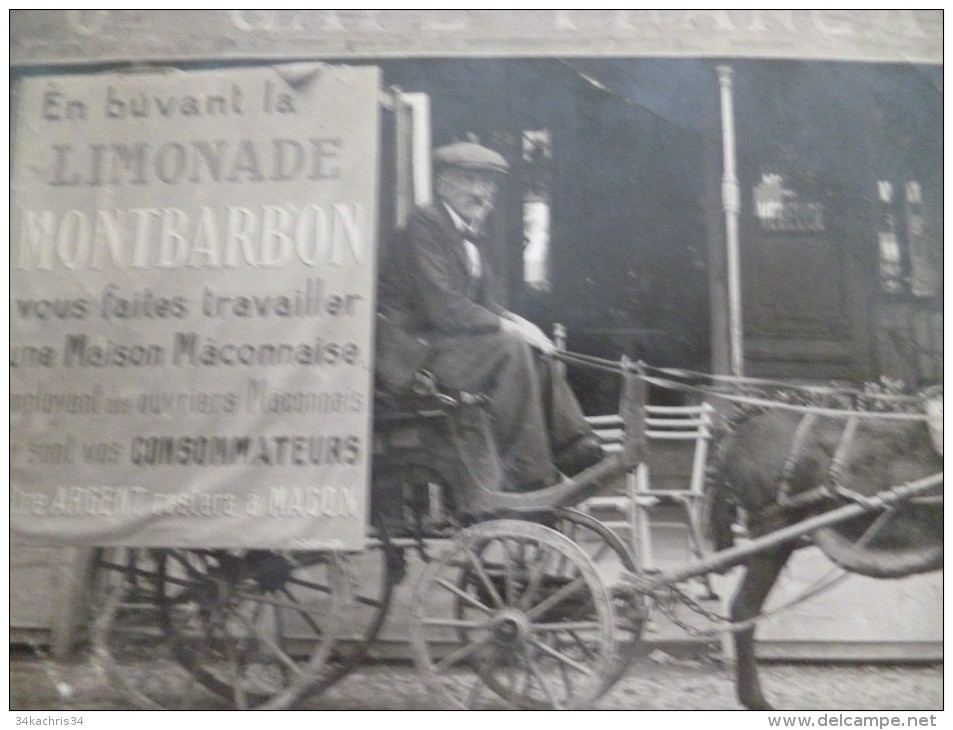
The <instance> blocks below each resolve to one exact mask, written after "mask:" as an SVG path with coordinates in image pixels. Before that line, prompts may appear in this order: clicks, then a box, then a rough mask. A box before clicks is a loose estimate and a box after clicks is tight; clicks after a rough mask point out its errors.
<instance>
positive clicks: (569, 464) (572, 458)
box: [556, 436, 604, 476]
mask: <svg viewBox="0 0 953 730" xmlns="http://www.w3.org/2000/svg"><path fill="white" fill-rule="evenodd" d="M603 456H604V454H603V451H602V443H601V442H600V441H599V439H598V438H596V437H595V436H583V437H582V438H579V439H576V440H575V441H573V442H572V443H571V444H570V445H569V446H567V447H566V448H565V449H563V450H562V451H560V452H559V453H558V454H557V455H556V468H557V469H559V471H561V472H562V473H563V474H566V475H567V476H572V475H574V474H579V473H580V472H583V471H585V470H586V469H588V468H589V467H590V466H594V465H595V464H598V463H599V462H600V461H602V457H603Z"/></svg>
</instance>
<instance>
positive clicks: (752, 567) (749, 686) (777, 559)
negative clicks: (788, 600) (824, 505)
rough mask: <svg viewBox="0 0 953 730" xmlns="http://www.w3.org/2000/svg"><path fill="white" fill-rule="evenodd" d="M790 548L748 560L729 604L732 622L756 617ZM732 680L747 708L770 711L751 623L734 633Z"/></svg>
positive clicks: (742, 702)
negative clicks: (759, 677)
mask: <svg viewBox="0 0 953 730" xmlns="http://www.w3.org/2000/svg"><path fill="white" fill-rule="evenodd" d="M792 552H793V548H788V547H782V548H779V549H777V550H772V551H770V552H765V553H760V554H758V555H755V556H754V557H752V558H751V559H750V560H749V561H748V566H747V569H746V571H745V577H744V580H743V581H742V582H741V586H740V587H739V588H738V592H737V593H736V594H735V598H734V600H733V601H732V603H731V619H732V621H746V620H748V619H750V618H753V617H754V616H757V615H758V613H759V612H760V611H761V606H762V605H763V604H764V600H765V598H767V597H768V593H770V592H771V588H772V587H773V586H774V583H775V581H777V579H778V575H779V574H780V572H781V568H783V567H784V564H785V563H786V562H787V560H788V558H789V557H790V556H791V553H792ZM735 654H736V657H735V662H736V664H735V675H736V676H735V679H736V683H737V684H736V690H737V693H738V700H739V701H740V702H741V704H743V705H744V706H745V707H747V708H748V709H750V710H770V709H772V708H771V705H770V704H768V702H767V700H765V698H764V695H763V694H762V692H761V684H760V682H759V681H758V667H757V664H756V662H755V656H754V626H752V627H751V628H748V629H744V630H741V631H737V632H735Z"/></svg>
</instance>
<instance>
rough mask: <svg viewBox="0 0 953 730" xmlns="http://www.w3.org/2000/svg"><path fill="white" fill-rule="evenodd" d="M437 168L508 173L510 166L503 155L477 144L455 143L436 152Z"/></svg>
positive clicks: (434, 155)
mask: <svg viewBox="0 0 953 730" xmlns="http://www.w3.org/2000/svg"><path fill="white" fill-rule="evenodd" d="M433 161H434V165H435V166H437V167H462V168H464V169H467V170H487V171H489V172H501V173H506V172H508V171H509V169H510V166H509V164H508V163H507V162H506V160H505V159H504V158H503V155H501V154H499V153H497V152H494V151H493V150H491V149H488V148H486V147H483V146H482V145H478V144H476V143H475V142H454V143H453V144H448V145H444V146H443V147H439V148H437V149H436V150H434V153H433Z"/></svg>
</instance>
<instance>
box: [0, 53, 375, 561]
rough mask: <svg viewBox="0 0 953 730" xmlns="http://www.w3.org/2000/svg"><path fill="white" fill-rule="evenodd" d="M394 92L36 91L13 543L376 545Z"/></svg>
mask: <svg viewBox="0 0 953 730" xmlns="http://www.w3.org/2000/svg"><path fill="white" fill-rule="evenodd" d="M379 87H380V81H379V76H378V70H377V69H376V68H374V67H362V68H351V67H341V66H331V65H325V64H301V65H289V66H279V67H274V68H268V67H254V68H237V69H230V70H214V71H199V72H175V73H138V74H135V73H133V74H117V73H109V74H101V75H87V76H56V77H32V78H27V79H24V80H23V81H22V82H21V83H20V85H19V87H18V89H17V90H16V97H15V102H16V108H15V114H14V140H15V143H14V146H13V149H14V159H13V161H12V162H13V172H12V208H11V253H10V266H11V313H10V321H11V370H10V372H11V385H10V410H11V416H10V417H11V433H12V434H13V438H12V443H11V523H12V527H13V530H14V532H18V533H21V534H26V535H30V536H34V537H38V538H43V537H50V538H51V539H52V538H55V540H56V541H57V542H64V541H73V542H77V543H92V544H122V545H140V546H150V545H163V546H183V547H186V546H204V547H241V546H254V547H259V548H261V547H312V548H358V547H363V540H364V536H365V531H366V509H367V484H368V480H369V469H370V467H369V461H370V459H369V452H370V444H369V440H370V434H371V422H370V421H371V419H370V405H371V401H372V396H371V382H372V373H371V370H372V369H371V367H370V362H371V359H372V354H373V342H372V337H373V331H372V323H373V312H374V281H375V275H376V260H375V257H376V240H375V239H376V231H377V220H376V218H377V186H378V181H377V175H378V144H379V141H378V136H379V131H378V126H379V121H378V120H379V109H378V101H379Z"/></svg>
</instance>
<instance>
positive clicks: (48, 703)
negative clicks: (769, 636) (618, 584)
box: [10, 654, 943, 712]
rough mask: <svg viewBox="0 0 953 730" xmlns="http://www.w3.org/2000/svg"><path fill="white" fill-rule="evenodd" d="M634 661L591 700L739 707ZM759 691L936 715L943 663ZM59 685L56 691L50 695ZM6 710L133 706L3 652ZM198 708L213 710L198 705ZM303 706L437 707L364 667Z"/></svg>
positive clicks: (696, 669)
mask: <svg viewBox="0 0 953 730" xmlns="http://www.w3.org/2000/svg"><path fill="white" fill-rule="evenodd" d="M660 659H662V661H652V660H650V659H648V658H647V657H637V658H636V660H635V661H634V662H633V664H632V666H631V667H630V668H629V670H628V671H627V672H626V674H625V676H623V678H622V679H621V680H620V681H619V682H618V683H617V684H616V685H615V686H614V687H613V688H612V689H611V690H610V691H609V692H608V693H607V694H605V695H604V696H603V697H602V699H600V700H599V702H598V703H597V705H596V706H595V707H594V708H593V709H600V710H738V709H741V708H740V706H739V705H738V703H737V701H736V700H735V696H734V684H733V680H732V676H731V672H730V670H729V668H728V667H726V666H723V665H721V664H720V663H717V662H715V661H712V660H696V659H676V658H672V657H667V656H666V657H660ZM761 676H762V685H763V687H764V689H765V692H766V693H767V694H768V696H769V697H770V698H772V699H773V701H774V703H775V706H776V707H778V708H779V709H785V710H832V711H847V710H854V711H868V712H873V711H901V710H911V711H922V712H926V711H931V710H942V709H943V667H942V664H930V665H902V666H896V665H857V664H852V665H831V664H826V665H819V664H769V665H765V666H763V667H762V670H761ZM58 687H59V690H58V689H57V688H58ZM10 709H11V710H107V709H133V708H132V706H131V705H130V704H129V703H128V702H126V701H125V700H124V699H123V696H122V693H121V692H120V691H119V690H117V689H116V688H115V687H114V686H113V685H111V684H110V683H109V682H108V680H107V679H106V678H105V677H103V676H102V673H101V672H98V671H96V670H95V669H94V668H93V667H92V666H91V665H90V664H89V663H85V662H83V661H81V660H78V661H75V662H70V663H53V662H50V661H44V660H40V659H37V658H36V657H35V656H33V655H30V654H25V655H16V654H14V655H12V657H11V664H10ZM198 709H216V706H215V703H214V702H205V701H203V700H199V701H198ZM301 709H307V710H441V709H446V708H445V707H443V706H441V705H440V704H439V702H438V701H437V700H435V699H434V698H433V697H432V695H431V694H430V693H428V691H427V690H426V688H425V687H424V685H423V683H422V682H421V681H420V678H419V677H418V676H417V674H416V671H415V669H414V667H413V666H411V665H408V664H394V663H391V664H376V665H373V666H367V667H364V668H362V669H360V670H358V671H356V672H354V673H352V674H351V675H349V676H348V677H346V678H345V679H344V680H342V681H341V682H339V683H338V684H337V685H335V686H334V687H332V688H330V689H329V690H327V691H326V692H325V693H323V694H321V695H318V696H315V697H311V698H309V699H308V700H307V701H305V702H304V703H303V705H302V708H301Z"/></svg>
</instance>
